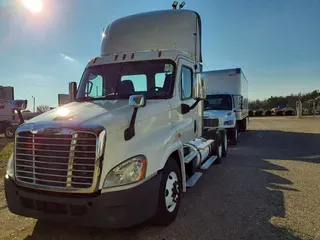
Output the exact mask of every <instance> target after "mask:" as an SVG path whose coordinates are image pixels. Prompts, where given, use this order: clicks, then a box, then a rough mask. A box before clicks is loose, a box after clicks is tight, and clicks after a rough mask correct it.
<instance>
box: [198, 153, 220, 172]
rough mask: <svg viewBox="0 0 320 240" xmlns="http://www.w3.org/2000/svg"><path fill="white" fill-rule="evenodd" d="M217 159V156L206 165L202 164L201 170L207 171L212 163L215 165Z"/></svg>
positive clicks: (211, 158) (212, 157)
mask: <svg viewBox="0 0 320 240" xmlns="http://www.w3.org/2000/svg"><path fill="white" fill-rule="evenodd" d="M216 159H217V156H215V155H214V156H211V157H210V158H209V159H208V160H207V161H206V162H205V163H204V164H202V166H201V167H200V169H201V170H207V169H208V168H209V167H210V166H211V165H212V163H214V161H215V160H216Z"/></svg>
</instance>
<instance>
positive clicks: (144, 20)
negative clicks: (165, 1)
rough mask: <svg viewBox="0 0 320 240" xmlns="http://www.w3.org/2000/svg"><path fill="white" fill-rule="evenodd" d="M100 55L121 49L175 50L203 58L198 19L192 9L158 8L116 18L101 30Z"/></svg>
mask: <svg viewBox="0 0 320 240" xmlns="http://www.w3.org/2000/svg"><path fill="white" fill-rule="evenodd" d="M103 35H104V37H103V39H102V44H101V56H106V55H109V54H115V53H122V52H136V51H148V50H164V49H171V50H178V51H183V52H187V53H188V54H190V55H191V56H192V57H194V58H196V60H197V61H199V62H202V54H201V19H200V16H199V14H198V13H196V12H194V11H191V10H161V11H151V12H145V13H139V14H135V15H131V16H127V17H123V18H120V19H117V20H115V21H114V22H112V23H111V24H109V26H108V27H107V29H106V30H105V31H104V34H103Z"/></svg>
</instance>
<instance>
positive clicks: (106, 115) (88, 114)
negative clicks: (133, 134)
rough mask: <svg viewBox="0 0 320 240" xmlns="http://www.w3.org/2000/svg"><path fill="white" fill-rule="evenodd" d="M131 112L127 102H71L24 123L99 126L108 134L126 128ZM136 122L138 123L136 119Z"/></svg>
mask: <svg viewBox="0 0 320 240" xmlns="http://www.w3.org/2000/svg"><path fill="white" fill-rule="evenodd" d="M148 105H149V106H148ZM148 105H147V106H146V107H152V106H150V105H153V104H152V103H151V101H150V102H149V104H148ZM146 107H145V108H146ZM139 110H140V109H139ZM139 110H138V112H139ZM132 112H133V107H132V106H129V105H128V100H114V101H110V100H108V101H106V100H97V101H90V102H72V103H69V104H66V105H64V106H62V107H58V108H56V109H53V110H51V111H48V112H45V113H42V114H41V115H38V116H36V117H34V118H32V119H30V120H29V121H26V123H37V122H52V121H54V122H75V123H90V124H99V125H101V126H103V127H105V129H106V130H107V132H108V133H110V132H113V131H116V130H119V129H123V128H124V127H128V125H129V121H130V119H131V116H132ZM138 115H139V114H138ZM145 117H146V116H145ZM136 120H137V121H139V119H138V117H137V119H136ZM140 120H142V119H140Z"/></svg>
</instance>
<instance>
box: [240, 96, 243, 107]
mask: <svg viewBox="0 0 320 240" xmlns="http://www.w3.org/2000/svg"><path fill="white" fill-rule="evenodd" d="M240 109H241V110H242V109H243V96H241V97H240Z"/></svg>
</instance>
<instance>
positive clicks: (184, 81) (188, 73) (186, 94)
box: [180, 67, 193, 100]
mask: <svg viewBox="0 0 320 240" xmlns="http://www.w3.org/2000/svg"><path fill="white" fill-rule="evenodd" d="M192 77H193V74H192V70H191V69H190V68H187V67H182V68H181V76H180V78H181V99H182V100H183V99H189V98H191V97H192Z"/></svg>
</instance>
